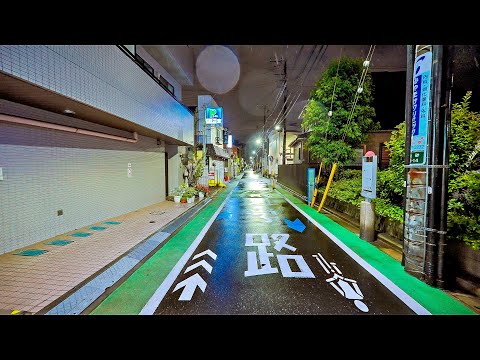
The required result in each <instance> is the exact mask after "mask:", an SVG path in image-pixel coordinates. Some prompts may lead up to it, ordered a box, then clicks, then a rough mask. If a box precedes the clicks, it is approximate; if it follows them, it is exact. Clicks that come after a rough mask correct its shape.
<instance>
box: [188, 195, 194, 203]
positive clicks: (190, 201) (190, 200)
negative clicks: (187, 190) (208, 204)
mask: <svg viewBox="0 0 480 360" xmlns="http://www.w3.org/2000/svg"><path fill="white" fill-rule="evenodd" d="M194 201H195V196H192V197H189V198H187V203H189V204H191V203H193V202H194Z"/></svg>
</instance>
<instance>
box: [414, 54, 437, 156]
mask: <svg viewBox="0 0 480 360" xmlns="http://www.w3.org/2000/svg"><path fill="white" fill-rule="evenodd" d="M431 78H432V52H431V51H429V52H425V53H423V54H421V55H418V56H417V57H416V58H415V65H414V73H413V96H412V142H411V146H410V163H411V164H416V165H424V164H425V161H426V156H425V154H426V152H427V138H428V119H429V117H430V83H431Z"/></svg>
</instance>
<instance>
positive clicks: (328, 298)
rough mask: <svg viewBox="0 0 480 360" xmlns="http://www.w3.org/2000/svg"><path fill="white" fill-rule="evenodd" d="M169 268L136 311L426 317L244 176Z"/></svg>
mask: <svg viewBox="0 0 480 360" xmlns="http://www.w3.org/2000/svg"><path fill="white" fill-rule="evenodd" d="M194 245H195V244H192V246H191V248H190V249H189V250H191V249H192V247H193V246H194ZM186 255H188V251H187V253H186ZM360 261H361V262H362V263H364V262H363V261H362V260H360ZM182 265H183V266H182ZM180 266H182V267H181V271H180V272H179V273H178V269H179V268H180ZM367 267H368V265H367ZM176 268H177V269H175V268H174V269H173V270H172V272H171V273H170V274H169V276H168V277H167V278H166V279H165V281H164V282H163V283H162V285H161V286H160V288H159V289H158V290H157V292H156V293H155V294H154V296H153V297H152V298H151V299H150V301H149V302H148V303H147V305H146V306H145V307H144V309H143V310H142V313H144V314H147V313H152V312H154V313H155V314H414V313H415V312H416V313H428V312H427V311H426V310H425V309H424V308H423V307H421V306H420V305H419V304H418V303H416V302H415V301H414V300H413V299H411V298H410V297H409V296H408V295H406V294H405V293H403V292H402V291H401V290H400V289H398V288H396V286H395V285H393V284H391V283H389V281H388V280H386V282H387V286H389V285H390V286H392V285H393V287H394V288H396V289H397V294H399V296H400V297H401V298H402V299H404V301H405V302H404V301H402V300H401V299H400V298H399V297H397V296H396V295H394V294H393V293H392V291H391V290H389V289H388V288H387V287H386V286H385V285H384V284H382V282H380V281H379V280H378V279H376V278H375V277H374V276H373V275H372V274H371V273H370V272H369V271H367V270H366V269H365V268H364V267H363V266H362V265H361V264H359V263H358V262H356V261H355V260H354V259H352V257H350V256H349V255H348V254H347V253H346V252H345V251H344V250H343V249H341V248H340V247H339V246H338V245H337V244H336V243H335V242H334V241H332V240H331V239H330V238H329V237H328V236H327V235H325V234H324V233H322V232H321V231H320V230H319V229H318V228H317V226H315V224H314V223H312V222H310V221H309V220H308V219H307V218H306V217H305V216H304V215H303V214H302V213H301V212H300V211H298V210H297V209H296V208H295V207H294V206H292V204H290V203H289V202H288V201H287V200H286V199H285V198H284V197H283V196H282V195H281V194H280V193H279V192H278V191H276V190H272V189H271V186H270V183H269V181H268V180H267V179H262V178H260V177H259V175H256V174H254V173H253V172H252V171H247V172H246V174H245V175H244V177H243V179H242V180H240V182H239V184H238V185H237V187H236V188H235V189H234V190H233V191H232V193H231V194H230V196H229V197H228V198H227V199H226V202H225V204H224V207H223V209H222V210H221V211H220V212H219V213H218V215H217V217H216V218H215V220H214V221H213V223H212V225H211V227H210V228H209V229H208V231H207V232H206V233H205V236H204V237H203V239H202V240H201V242H200V243H199V245H198V247H196V249H194V252H193V254H192V256H190V257H189V258H188V261H187V262H186V263H185V264H182V259H181V260H180V261H179V263H178V264H177V265H176ZM175 272H177V273H178V276H175ZM202 290H203V292H202ZM158 304H159V305H158Z"/></svg>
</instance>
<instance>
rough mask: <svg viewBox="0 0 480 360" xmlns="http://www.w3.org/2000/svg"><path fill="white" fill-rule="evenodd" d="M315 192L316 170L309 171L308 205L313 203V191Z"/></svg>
mask: <svg viewBox="0 0 480 360" xmlns="http://www.w3.org/2000/svg"><path fill="white" fill-rule="evenodd" d="M314 190H315V168H308V169H307V204H309V203H310V201H312V197H313V191H314Z"/></svg>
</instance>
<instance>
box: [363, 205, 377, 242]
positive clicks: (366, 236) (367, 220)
mask: <svg viewBox="0 0 480 360" xmlns="http://www.w3.org/2000/svg"><path fill="white" fill-rule="evenodd" d="M368 200H369V199H368ZM368 200H367V201H365V200H364V201H362V203H361V205H360V239H363V240H367V241H375V240H376V232H375V204H374V203H372V202H371V201H368Z"/></svg>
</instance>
